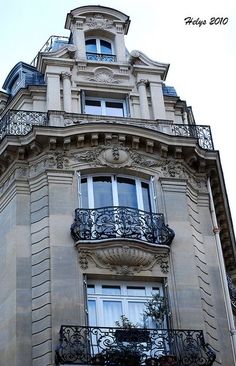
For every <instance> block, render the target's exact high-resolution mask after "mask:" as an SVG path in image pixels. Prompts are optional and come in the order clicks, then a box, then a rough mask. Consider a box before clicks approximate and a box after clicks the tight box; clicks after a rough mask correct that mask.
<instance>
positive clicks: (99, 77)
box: [89, 68, 120, 84]
mask: <svg viewBox="0 0 236 366" xmlns="http://www.w3.org/2000/svg"><path fill="white" fill-rule="evenodd" d="M89 81H95V82H97V83H103V84H119V83H120V80H118V79H115V78H114V75H113V72H112V71H111V70H109V69H106V68H103V69H101V68H99V69H98V70H96V71H95V72H94V77H93V78H89Z"/></svg>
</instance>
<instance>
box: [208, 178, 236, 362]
mask: <svg viewBox="0 0 236 366" xmlns="http://www.w3.org/2000/svg"><path fill="white" fill-rule="evenodd" d="M207 187H208V192H209V198H210V210H211V217H212V222H213V232H214V233H215V239H216V250H217V256H218V262H219V270H220V279H221V284H222V288H223V292H224V298H225V307H226V315H227V320H228V327H229V330H230V335H231V337H230V339H231V344H232V351H233V357H234V364H235V365H236V329H235V324H234V317H233V311H232V306H231V300H230V295H229V289H228V282H227V277H226V270H225V262H224V257H223V252H222V247H221V241H220V230H219V227H218V223H217V218H216V212H215V206H214V201H213V196H212V190H211V184H210V179H209V178H208V180H207Z"/></svg>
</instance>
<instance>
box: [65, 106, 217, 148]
mask: <svg viewBox="0 0 236 366" xmlns="http://www.w3.org/2000/svg"><path fill="white" fill-rule="evenodd" d="M64 121H65V125H72V124H87V123H97V122H99V123H107V124H114V125H115V124H120V125H128V126H135V127H140V128H144V129H148V130H153V131H155V132H161V133H164V134H165V135H170V136H180V137H187V138H193V139H196V140H197V141H198V144H199V146H200V147H201V148H203V149H205V150H214V145H213V140H212V135H211V128H210V126H207V125H190V124H179V123H173V121H170V120H146V119H139V118H125V117H122V118H120V117H113V116H98V115H88V114H74V113H67V114H65V115H64Z"/></svg>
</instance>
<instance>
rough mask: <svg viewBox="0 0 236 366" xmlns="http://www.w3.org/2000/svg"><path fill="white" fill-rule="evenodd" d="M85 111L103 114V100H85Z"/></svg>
mask: <svg viewBox="0 0 236 366" xmlns="http://www.w3.org/2000/svg"><path fill="white" fill-rule="evenodd" d="M85 113H86V114H98V115H101V114H102V107H101V102H100V101H99V100H88V99H86V100H85Z"/></svg>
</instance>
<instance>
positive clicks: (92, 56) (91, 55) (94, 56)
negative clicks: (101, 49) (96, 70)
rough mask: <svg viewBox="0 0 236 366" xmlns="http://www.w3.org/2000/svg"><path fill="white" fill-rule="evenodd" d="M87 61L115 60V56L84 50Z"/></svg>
mask: <svg viewBox="0 0 236 366" xmlns="http://www.w3.org/2000/svg"><path fill="white" fill-rule="evenodd" d="M86 57H87V60H88V61H99V62H101V61H102V62H116V56H115V55H111V54H105V53H95V52H86Z"/></svg>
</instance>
